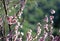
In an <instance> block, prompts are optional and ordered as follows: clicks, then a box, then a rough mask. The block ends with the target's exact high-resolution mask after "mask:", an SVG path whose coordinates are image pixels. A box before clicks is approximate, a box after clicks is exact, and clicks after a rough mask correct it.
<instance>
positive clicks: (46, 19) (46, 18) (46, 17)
mask: <svg viewBox="0 0 60 41" xmlns="http://www.w3.org/2000/svg"><path fill="white" fill-rule="evenodd" d="M44 21H45V22H47V23H48V16H47V15H45V18H44Z"/></svg>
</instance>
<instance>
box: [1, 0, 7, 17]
mask: <svg viewBox="0 0 60 41" xmlns="http://www.w3.org/2000/svg"><path fill="white" fill-rule="evenodd" d="M2 2H3V5H4V10H5V14H6V16H7V9H6V5H5V0H2Z"/></svg>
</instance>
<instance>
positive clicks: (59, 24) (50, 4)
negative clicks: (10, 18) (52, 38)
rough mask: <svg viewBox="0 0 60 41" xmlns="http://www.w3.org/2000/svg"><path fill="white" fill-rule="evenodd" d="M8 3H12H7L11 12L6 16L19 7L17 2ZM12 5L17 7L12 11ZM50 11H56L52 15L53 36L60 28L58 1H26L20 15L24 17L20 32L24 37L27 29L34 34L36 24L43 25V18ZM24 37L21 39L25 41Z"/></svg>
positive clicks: (0, 6)
mask: <svg viewBox="0 0 60 41" xmlns="http://www.w3.org/2000/svg"><path fill="white" fill-rule="evenodd" d="M10 1H12V2H9V4H8V5H9V10H11V12H8V15H14V14H16V12H17V11H18V10H19V7H20V5H19V4H16V3H17V2H18V1H17V0H10ZM14 4H16V5H17V7H16V8H14V9H12V7H14V6H13V5H14ZM50 9H54V10H55V11H56V13H55V14H54V16H55V18H54V28H55V30H54V34H59V32H58V31H57V29H58V30H59V28H60V0H27V4H26V7H25V9H24V11H23V15H22V16H24V19H25V21H24V23H23V29H22V30H21V31H23V32H24V33H25V35H26V33H27V31H28V30H29V29H32V30H33V35H34V34H36V32H35V29H36V24H37V23H38V22H41V23H42V25H43V24H44V23H43V18H44V17H45V15H49V14H50ZM2 14H4V8H3V4H2V1H0V16H1V15H2ZM41 28H43V27H41ZM56 28H57V29H56ZM25 37H26V36H24V37H23V38H24V39H25Z"/></svg>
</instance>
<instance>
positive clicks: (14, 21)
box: [0, 0, 60, 41]
mask: <svg viewBox="0 0 60 41" xmlns="http://www.w3.org/2000/svg"><path fill="white" fill-rule="evenodd" d="M6 1H8V0H6ZM8 2H9V1H8ZM8 2H7V3H6V4H7V7H6V9H8V8H9V6H8V4H9V3H8ZM10 2H11V1H10ZM25 4H26V0H20V5H21V6H20V10H19V11H18V13H17V14H16V15H14V16H7V17H6V20H7V23H8V25H9V33H8V34H7V36H4V32H3V31H4V28H3V19H2V18H0V32H1V35H2V38H0V39H2V41H23V38H22V37H23V36H24V33H23V32H20V31H19V28H22V24H21V23H20V22H19V21H18V20H19V19H20V18H21V15H22V13H23V9H24V7H25ZM16 7H17V5H15V8H16ZM12 9H14V7H12ZM9 12H11V10H9ZM54 13H55V10H53V9H51V14H54ZM17 16H18V17H19V18H17ZM49 19H50V24H48V23H49ZM53 19H54V16H49V17H48V16H47V15H46V16H45V18H44V21H45V25H44V30H43V32H44V33H43V35H42V36H41V37H39V36H40V34H41V31H42V29H41V26H42V25H41V24H40V23H37V28H36V35H35V37H33V36H32V31H33V30H31V29H29V30H28V31H27V33H26V41H34V40H35V39H37V41H46V39H47V38H48V37H49V40H50V41H60V36H55V37H54V36H53V35H52V33H53V23H54V21H53ZM11 25H15V27H14V29H13V30H11ZM59 32H60V31H59ZM3 38H5V40H3ZM49 40H48V41H49Z"/></svg>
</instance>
